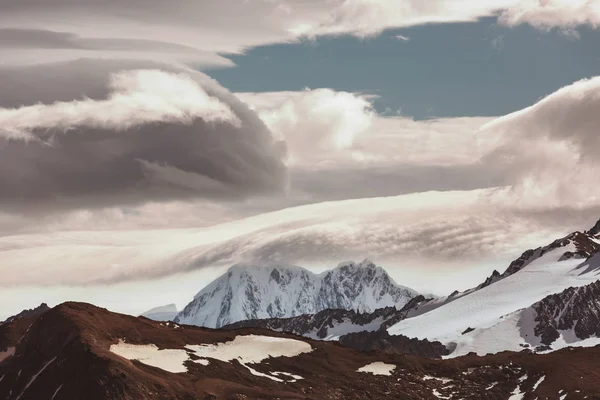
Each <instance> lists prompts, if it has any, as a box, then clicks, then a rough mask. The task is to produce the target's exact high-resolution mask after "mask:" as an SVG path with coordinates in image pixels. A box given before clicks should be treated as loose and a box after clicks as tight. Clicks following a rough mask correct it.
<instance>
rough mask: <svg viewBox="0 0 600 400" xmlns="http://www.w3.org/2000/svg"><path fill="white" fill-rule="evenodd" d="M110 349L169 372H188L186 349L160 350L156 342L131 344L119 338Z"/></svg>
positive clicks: (117, 353) (122, 355) (119, 354)
mask: <svg viewBox="0 0 600 400" xmlns="http://www.w3.org/2000/svg"><path fill="white" fill-rule="evenodd" d="M110 351H111V352H113V353H115V354H116V355H118V356H121V357H123V358H126V359H128V360H137V361H139V362H141V363H144V364H146V365H150V366H153V367H157V368H160V369H163V370H165V371H168V372H173V373H181V372H187V367H186V366H185V365H184V362H185V361H187V360H188V359H189V356H188V353H187V352H186V351H185V350H173V349H164V350H159V349H158V347H157V346H156V345H154V344H142V345H139V344H129V343H125V342H124V341H122V340H119V343H117V344H113V345H111V346H110Z"/></svg>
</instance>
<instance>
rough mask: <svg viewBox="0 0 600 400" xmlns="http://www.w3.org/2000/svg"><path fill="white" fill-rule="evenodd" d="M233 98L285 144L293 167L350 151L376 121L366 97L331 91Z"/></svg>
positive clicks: (274, 93) (238, 94)
mask: <svg viewBox="0 0 600 400" xmlns="http://www.w3.org/2000/svg"><path fill="white" fill-rule="evenodd" d="M236 95H237V96H238V97H239V98H240V99H242V100H243V101H244V102H246V103H248V104H250V106H251V107H252V108H253V109H255V110H256V111H257V112H258V113H259V115H260V117H261V119H262V120H263V121H264V122H265V124H267V126H269V128H270V129H271V130H272V131H273V132H275V133H276V134H277V135H278V136H279V137H280V138H281V139H283V140H285V141H286V143H287V149H288V151H289V155H290V160H289V161H290V163H292V164H294V163H303V162H304V163H306V162H313V161H315V160H317V161H322V160H318V159H317V158H318V157H319V156H320V155H323V154H324V153H331V152H338V151H343V150H347V149H349V148H351V147H352V146H353V144H354V142H355V141H356V139H357V137H359V136H360V135H362V134H364V133H365V132H366V131H368V130H369V128H371V126H372V124H373V120H374V118H375V112H374V110H373V107H372V105H371V103H370V102H369V97H368V96H365V95H360V94H354V93H349V92H339V91H334V90H331V89H315V90H309V89H307V90H304V91H302V92H272V93H237V94H236Z"/></svg>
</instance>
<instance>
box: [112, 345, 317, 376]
mask: <svg viewBox="0 0 600 400" xmlns="http://www.w3.org/2000/svg"><path fill="white" fill-rule="evenodd" d="M185 349H186V350H178V349H164V350H159V349H158V347H157V346H156V345H154V344H147V345H136V344H128V343H125V342H124V341H123V340H119V343H117V344H113V345H111V346H110V351H111V352H113V353H115V354H117V355H119V356H121V357H124V358H127V359H128V360H138V361H139V362H141V363H144V364H146V365H151V366H153V367H157V368H160V369H163V370H165V371H168V372H173V373H182V372H187V370H188V369H187V367H186V366H185V362H186V361H188V360H190V355H189V353H188V352H192V353H194V354H195V355H197V356H198V357H201V358H200V359H196V360H190V361H193V362H194V363H197V364H201V365H204V366H208V365H209V363H210V360H209V359H214V360H220V361H223V362H230V361H232V360H237V361H239V363H240V364H241V365H243V366H244V367H245V368H246V369H248V371H250V373H252V374H253V375H255V376H261V377H265V378H268V379H271V380H273V381H276V382H285V381H284V380H283V379H280V378H277V377H276V376H273V375H287V376H289V377H292V378H293V379H296V380H297V379H303V378H302V377H300V376H297V375H293V374H289V373H285V372H277V373H270V374H264V373H262V372H259V371H256V370H255V369H254V368H252V367H250V366H248V365H247V364H253V363H260V362H262V361H263V360H265V359H267V358H269V357H294V356H297V355H300V354H303V353H310V352H311V351H313V348H312V347H311V345H309V344H308V343H306V342H303V341H300V340H295V339H287V338H277V337H271V336H260V335H246V336H237V337H236V338H235V339H234V340H232V341H231V342H225V343H217V344H200V345H187V346H185ZM290 382H291V381H290Z"/></svg>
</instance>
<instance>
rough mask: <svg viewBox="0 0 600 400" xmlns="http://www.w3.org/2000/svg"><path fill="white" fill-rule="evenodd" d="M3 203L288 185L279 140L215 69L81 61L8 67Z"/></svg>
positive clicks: (255, 190) (2, 126)
mask: <svg viewBox="0 0 600 400" xmlns="http://www.w3.org/2000/svg"><path fill="white" fill-rule="evenodd" d="M0 90H2V92H3V96H2V99H0V186H1V187H2V188H3V190H2V192H1V193H0V203H5V204H13V205H15V206H19V207H21V206H27V205H33V204H35V205H37V206H40V207H41V208H47V207H50V208H54V207H56V206H67V207H74V206H84V207H89V206H94V205H95V204H96V203H97V204H98V205H100V206H106V205H110V204H123V203H131V202H134V203H136V202H142V201H151V200H164V199H178V198H189V197H211V198H214V197H218V198H223V197H227V198H243V197H246V196H249V195H254V194H262V193H266V192H268V193H272V192H278V191H281V190H282V189H284V188H285V186H286V184H287V183H286V182H287V173H286V168H285V166H284V164H283V162H282V161H281V158H282V151H281V144H280V143H279V142H278V141H276V140H275V139H274V138H273V136H272V134H271V132H270V130H269V129H268V128H267V127H266V126H265V124H264V123H263V122H262V121H261V120H260V118H258V116H257V115H256V113H255V112H253V111H251V110H250V109H249V108H248V107H247V106H246V105H245V104H244V103H242V102H241V101H239V100H238V99H237V98H236V97H235V96H234V95H232V94H231V93H229V92H228V91H227V90H226V89H224V88H223V87H221V86H220V85H219V84H218V83H216V82H215V81H214V80H212V79H210V78H209V77H207V76H206V75H204V74H202V73H199V72H196V71H192V70H188V69H185V68H178V67H173V66H166V65H160V64H156V63H154V64H153V63H147V62H143V63H142V62H130V63H120V62H114V61H113V62H102V61H93V62H92V61H85V60H84V61H78V62H72V63H63V64H52V65H47V66H44V67H43V68H42V67H39V68H36V67H32V68H25V69H22V70H16V69H4V70H2V71H1V73H0Z"/></svg>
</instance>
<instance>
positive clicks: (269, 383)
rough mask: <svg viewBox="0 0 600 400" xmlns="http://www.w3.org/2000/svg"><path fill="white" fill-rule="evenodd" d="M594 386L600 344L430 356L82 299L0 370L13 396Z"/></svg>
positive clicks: (567, 393)
mask: <svg viewBox="0 0 600 400" xmlns="http://www.w3.org/2000/svg"><path fill="white" fill-rule="evenodd" d="M244 343H253V344H254V345H252V346H250V345H244ZM240 344H242V345H240ZM257 349H258V351H256V350H257ZM234 350H235V351H234ZM269 356H270V357H269ZM599 389H600V348H586V349H572V350H571V349H568V350H563V351H558V352H555V353H551V354H548V355H536V354H532V353H530V352H527V351H523V352H520V353H502V354H497V355H494V356H487V357H476V356H472V355H470V356H466V357H461V358H458V359H453V360H448V361H442V360H428V359H423V358H419V357H414V356H405V355H402V356H400V355H392V354H383V353H380V352H378V351H370V352H359V351H355V350H352V349H349V348H345V347H342V346H340V345H338V344H336V343H331V342H326V341H314V340H311V339H308V338H301V337H298V336H292V335H288V334H282V333H276V332H272V331H264V330H257V329H240V330H235V331H233V330H211V329H205V328H199V327H193V326H180V325H177V324H173V323H169V322H156V321H151V320H148V319H146V318H135V317H131V316H126V315H120V314H115V313H111V312H108V311H106V310H104V309H100V308H97V307H94V306H91V305H89V304H81V303H66V304H62V305H60V306H58V307H55V308H54V309H52V310H50V311H48V312H47V313H45V314H43V315H42V316H40V317H38V319H37V320H35V322H34V323H33V325H32V326H31V328H30V329H29V331H28V332H27V333H26V334H25V335H24V337H23V339H22V340H21V342H20V343H19V344H18V346H17V348H16V352H15V354H14V355H13V356H11V357H8V358H6V359H5V360H4V361H2V362H0V398H2V399H6V400H39V399H52V400H70V399H78V400H79V399H88V400H97V399H98V400H100V399H120V400H133V399H135V400H139V399H149V400H151V399H161V400H170V399H179V400H183V399H186V400H187V399H189V400H192V399H211V400H220V399H224V400H253V399H273V400H275V399H304V400H307V399H311V400H312V399H315V400H317V399H318V400H333V399H347V400H355V399H360V400H364V399H378V400H383V399H404V400H413V399H414V400H438V399H440V398H453V399H464V400H471V399H473V400H475V399H477V400H482V399H486V400H506V399H508V398H509V397H510V398H511V399H512V398H522V399H526V400H529V399H534V398H539V399H543V398H547V399H559V397H560V398H567V399H570V400H580V399H584V398H586V399H600V396H599V395H598V393H599ZM511 396H518V397H511Z"/></svg>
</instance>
